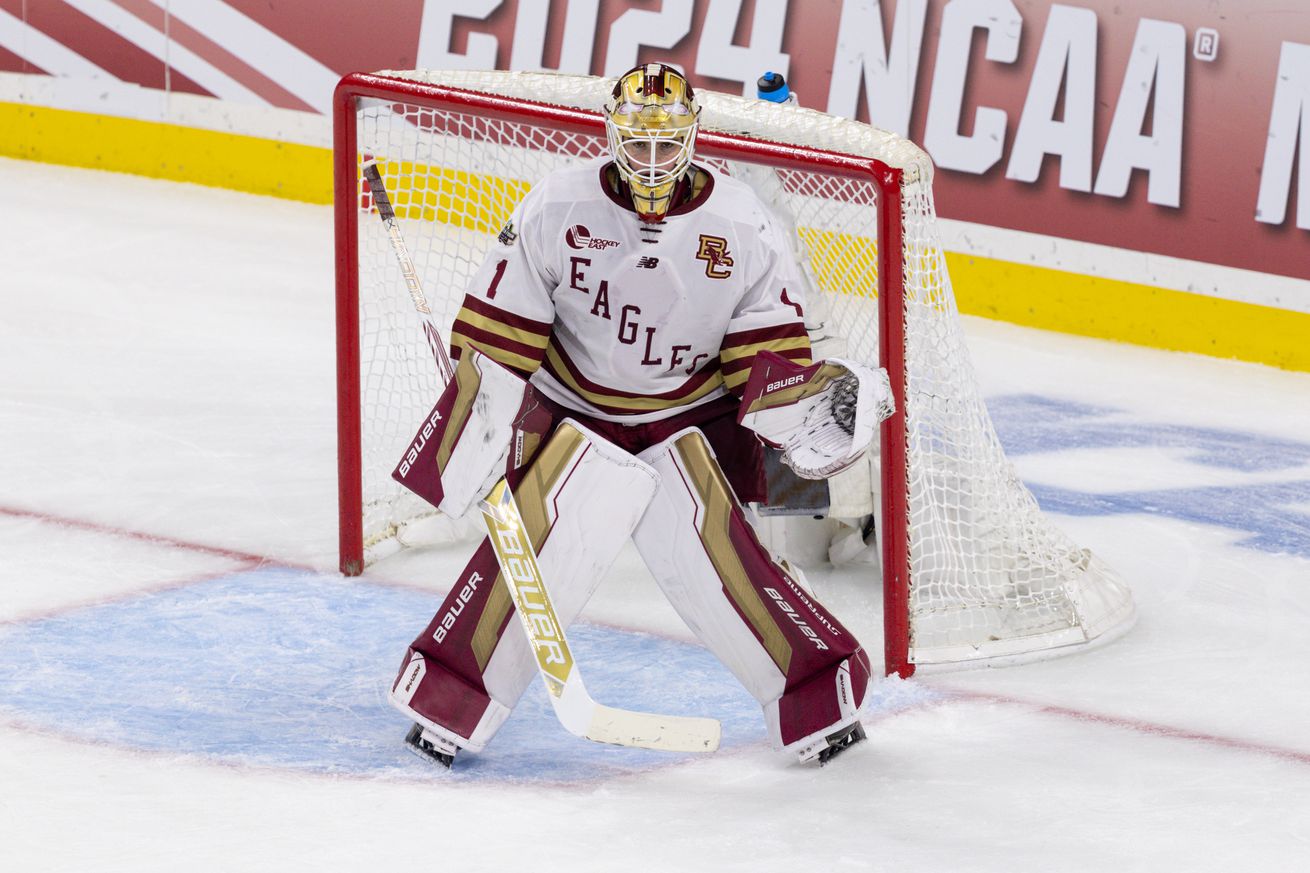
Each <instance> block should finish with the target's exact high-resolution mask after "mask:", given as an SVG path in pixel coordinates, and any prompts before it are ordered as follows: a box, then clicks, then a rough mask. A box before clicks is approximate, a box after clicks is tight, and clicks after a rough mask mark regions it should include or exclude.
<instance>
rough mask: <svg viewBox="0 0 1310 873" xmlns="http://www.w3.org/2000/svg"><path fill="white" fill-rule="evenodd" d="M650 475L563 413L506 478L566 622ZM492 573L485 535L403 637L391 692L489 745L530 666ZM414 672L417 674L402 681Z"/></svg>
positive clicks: (464, 738) (404, 707) (634, 512)
mask: <svg viewBox="0 0 1310 873" xmlns="http://www.w3.org/2000/svg"><path fill="white" fill-rule="evenodd" d="M656 483H657V477H656V474H655V472H654V470H652V469H651V468H650V467H649V466H648V465H647V464H645V463H644V462H642V461H640V460H638V459H637V458H636V457H634V456H633V455H631V454H629V453H628V452H625V451H624V450H622V449H620V448H618V447H617V446H614V445H613V444H612V443H609V442H608V441H606V440H604V439H603V438H601V437H599V436H596V435H595V434H593V433H592V432H591V431H589V430H587V429H586V428H585V427H583V426H582V425H580V424H578V423H577V422H575V421H573V420H571V419H565V420H564V421H563V422H562V423H561V424H560V425H559V427H557V428H556V429H555V431H554V433H553V434H552V435H551V437H550V438H549V440H548V441H547V442H546V445H545V446H544V447H543V448H542V449H541V451H540V452H538V454H537V456H536V457H535V458H534V459H533V461H532V463H531V464H529V465H528V466H527V467H526V468H525V469H524V470H523V471H521V472H520V473H519V474H517V475H515V476H514V477H512V478H511V484H512V485H513V491H514V498H515V500H516V502H517V503H518V507H519V511H520V512H521V513H522V516H523V521H524V525H525V527H526V528H527V531H528V536H529V538H530V539H531V541H532V544H533V546H534V547H535V548H536V550H537V561H538V564H539V566H540V568H541V573H542V577H543V578H544V579H545V581H546V584H547V585H548V586H549V588H550V594H551V599H552V600H553V601H554V606H555V613H556V615H557V616H558V618H559V620H560V623H561V624H562V625H564V627H566V628H567V627H568V625H569V624H570V623H572V621H573V620H574V619H575V618H576V617H577V615H578V613H580V612H581V611H582V607H583V606H584V605H585V604H586V602H587V600H588V599H590V597H591V595H592V593H593V592H594V591H595V589H596V586H597V585H598V584H599V583H600V580H601V578H602V577H603V576H604V575H605V573H606V571H607V570H608V569H609V568H610V565H611V564H613V562H614V559H615V558H616V557H617V556H618V553H619V550H620V549H621V548H622V547H623V544H624V543H626V542H627V540H628V538H629V537H630V536H631V534H632V531H633V529H634V528H635V527H636V525H637V521H638V519H640V518H641V516H642V513H643V512H644V511H645V510H646V506H647V504H648V503H649V502H650V499H651V497H652V496H653V495H654V493H655V487H656ZM499 574H500V568H499V565H498V564H497V562H496V555H495V552H494V550H493V549H492V547H491V542H490V540H489V539H485V538H484V539H483V541H482V543H481V545H479V546H478V550H477V552H476V553H475V554H474V556H473V559H472V560H471V561H470V562H469V565H468V566H467V567H466V568H465V570H464V572H463V573H461V574H460V576H459V579H458V580H457V581H456V583H455V585H454V587H452V588H451V590H450V593H449V594H448V595H447V596H446V599H445V601H444V602H443V603H442V605H441V609H440V610H439V611H438V612H437V614H436V616H434V617H433V619H432V622H431V623H430V624H429V625H428V627H427V629H426V630H425V631H424V632H423V633H422V634H421V635H420V636H419V637H418V639H416V640H415V641H414V643H413V644H412V645H411V647H410V655H409V657H408V659H407V660H406V663H405V665H404V667H403V668H402V671H401V675H400V677H399V678H398V679H397V681H396V684H395V687H394V688H393V690H392V693H391V702H392V703H393V704H394V705H395V706H396V707H397V708H398V709H400V710H401V711H402V712H404V713H405V714H406V715H408V716H409V717H410V718H411V719H413V720H414V721H416V722H418V723H420V724H423V725H424V726H426V727H429V728H432V729H434V730H435V731H436V732H437V733H438V734H439V735H441V736H443V737H446V738H448V739H451V740H452V741H454V742H455V743H456V744H457V745H459V746H460V747H462V748H466V749H469V750H470V751H474V752H477V751H480V750H481V749H482V748H484V747H485V746H486V744H487V742H488V741H489V740H490V739H491V737H492V736H493V735H494V734H495V732H496V730H498V729H499V728H500V726H501V724H503V723H504V721H505V718H507V717H508V716H509V712H510V710H511V709H512V708H513V706H514V704H515V703H516V702H517V701H518V699H519V696H520V695H522V693H523V691H524V689H526V688H527V686H528V684H529V683H531V682H532V681H533V679H534V678H535V677H536V675H537V663H536V659H535V658H534V657H533V654H532V652H531V651H530V650H529V648H528V641H527V638H526V637H525V636H524V635H523V633H522V631H521V629H520V628H519V627H518V618H517V617H516V616H515V615H514V614H513V608H514V607H513V604H512V602H511V600H510V596H509V591H508V588H507V586H506V585H505V582H504V580H502V579H500V578H499ZM416 662H417V663H419V664H421V669H420V668H416V667H415V666H414V665H415V663H416ZM414 673H417V674H418V677H417V680H416V681H414V682H413V683H411V679H410V676H411V674H414Z"/></svg>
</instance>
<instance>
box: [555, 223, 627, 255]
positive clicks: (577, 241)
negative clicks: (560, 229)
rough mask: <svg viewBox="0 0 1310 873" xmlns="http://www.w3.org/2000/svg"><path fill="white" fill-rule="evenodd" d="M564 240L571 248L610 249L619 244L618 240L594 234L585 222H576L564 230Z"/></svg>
mask: <svg viewBox="0 0 1310 873" xmlns="http://www.w3.org/2000/svg"><path fill="white" fill-rule="evenodd" d="M564 242H566V243H568V244H569V248H571V249H608V248H611V247H612V246H617V245H618V244H619V242H618V240H613V239H605V238H603V237H599V236H592V235H591V231H589V230H587V226H586V225H584V224H575V225H573V226H572V227H570V228H569V229H568V230H566V231H564Z"/></svg>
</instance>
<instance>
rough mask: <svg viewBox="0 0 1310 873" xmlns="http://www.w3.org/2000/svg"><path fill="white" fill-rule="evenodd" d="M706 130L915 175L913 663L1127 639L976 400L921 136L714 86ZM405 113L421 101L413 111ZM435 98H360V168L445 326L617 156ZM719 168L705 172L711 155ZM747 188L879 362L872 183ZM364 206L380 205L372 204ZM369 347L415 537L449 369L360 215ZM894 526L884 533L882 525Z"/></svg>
mask: <svg viewBox="0 0 1310 873" xmlns="http://www.w3.org/2000/svg"><path fill="white" fill-rule="evenodd" d="M388 75H391V76H394V77H396V78H400V79H405V80H409V81H417V82H425V83H429V84H442V85H448V86H453V87H458V88H463V89H468V90H473V91H480V92H484V93H492V94H498V95H503V96H508V97H514V98H519V99H523V100H529V101H534V102H538V103H549V104H555V105H560V106H568V107H574V108H581V109H586V110H593V109H594V108H595V107H599V106H600V105H601V104H602V103H603V101H604V98H605V96H606V95H607V94H608V92H609V89H610V87H611V85H612V80H604V79H596V78H591V77H575V76H561V75H553V74H544V73H486V72H482V73H477V72H453V73H445V72H442V73H438V72H431V71H420V72H404V73H392V74H388ZM698 96H699V97H700V99H701V103H702V106H703V114H702V127H703V129H704V130H707V131H716V132H725V133H744V134H746V135H748V136H749V137H750V138H751V139H756V140H764V141H769V142H777V143H784V144H791V145H799V146H809V147H817V148H822V149H826V150H830V151H835V152H840V153H844V154H852V155H858V156H861V157H871V158H876V159H878V160H880V161H882V162H884V163H886V164H888V165H890V166H893V167H897V168H900V169H902V170H903V171H904V182H903V188H902V203H903V229H904V240H905V242H904V246H903V267H904V272H905V298H906V308H905V313H904V323H905V334H906V341H905V369H906V380H907V382H906V397H905V404H904V406H905V412H906V427H907V445H908V457H909V461H908V474H909V489H908V490H909V495H908V512H909V518H908V530H909V533H908V537H909V549H910V569H909V576H910V586H911V587H910V626H911V643H910V659H911V660H912V661H914V662H916V663H918V664H929V663H949V662H956V663H960V662H977V661H980V660H984V659H993V658H1009V657H1019V656H1031V654H1032V653H1034V652H1038V653H1040V652H1046V651H1049V650H1052V649H1059V648H1061V647H1066V646H1075V645H1082V644H1086V643H1088V642H1091V641H1094V640H1096V639H1097V638H1101V639H1105V638H1108V637H1109V636H1110V635H1111V633H1110V632H1111V631H1113V630H1117V629H1121V628H1124V627H1126V626H1127V624H1128V623H1129V622H1130V621H1131V618H1132V615H1133V606H1132V599H1131V596H1130V595H1129V593H1128V591H1127V589H1126V588H1124V586H1123V585H1122V584H1121V583H1119V582H1118V580H1117V579H1116V578H1115V577H1114V575H1113V574H1112V573H1111V572H1110V571H1108V570H1107V569H1105V568H1104V567H1103V566H1102V565H1100V564H1099V563H1098V562H1097V561H1095V559H1093V558H1092V557H1091V556H1090V555H1089V554H1088V553H1087V552H1086V551H1084V550H1081V549H1079V548H1078V547H1076V546H1075V545H1074V544H1073V543H1072V542H1070V541H1069V540H1068V539H1067V538H1066V537H1065V536H1064V535H1063V534H1062V533H1060V532H1059V531H1058V530H1057V529H1056V528H1055V527H1054V526H1053V525H1052V524H1051V523H1050V522H1049V520H1048V519H1046V518H1045V516H1043V515H1042V513H1041V512H1040V510H1039V509H1038V507H1037V505H1036V502H1035V501H1034V499H1033V498H1032V496H1031V495H1030V494H1029V493H1028V491H1027V490H1026V489H1025V488H1024V487H1023V485H1022V484H1021V483H1020V482H1019V481H1018V479H1017V477H1016V476H1015V473H1014V471H1013V469H1012V467H1011V465H1010V464H1009V462H1008V461H1007V460H1006V458H1005V456H1004V453H1003V452H1002V450H1001V446H1000V443H999V441H998V440H997V438H996V435H995V432H994V430H993V428H992V425H991V420H990V418H989V417H988V414H987V410H986V407H985V405H984V404H983V402H982V399H981V397H980V395H979V392H978V388H977V384H976V381H975V378H974V375H973V370H972V366H971V364H970V362H969V359H968V355H967V352H966V349H965V344H964V338H963V335H962V332H961V324H960V319H959V316H958V313H957V311H956V308H955V300H954V296H953V294H952V292H951V287H950V280H949V277H948V275H947V272H946V266H945V262H944V257H943V254H942V249H941V243H940V240H939V238H938V234H937V228H936V223H935V213H934V208H933V203H932V191H931V181H932V168H931V163H930V162H929V160H928V159H927V157H926V155H924V153H923V152H922V151H921V150H919V149H918V148H917V147H915V146H914V145H913V144H911V143H909V142H908V141H906V140H904V139H902V138H900V137H897V136H895V135H894V134H890V133H886V132H884V131H879V130H876V129H874V128H871V127H869V126H868V125H864V124H859V123H856V122H852V121H849V120H846V119H841V118H836V117H832V116H828V115H825V114H823V113H819V112H814V111H811V110H806V109H800V108H798V107H794V106H786V105H777V104H772V103H766V102H762V101H756V100H748V99H745V98H741V97H735V96H732V95H725V94H716V93H705V92H699V95H698ZM407 99H409V98H407ZM420 102H422V101H419V100H411V102H408V103H407V102H405V100H402V99H400V98H399V97H398V98H396V99H395V100H387V101H383V100H377V99H362V100H360V101H359V112H358V114H357V124H358V132H357V140H358V149H357V155H356V156H354V157H355V159H356V160H357V161H362V160H365V159H367V158H374V159H377V160H378V162H379V166H380V168H381V169H382V171H383V177H384V179H385V181H386V184H387V188H388V190H389V191H390V192H391V197H392V200H393V202H394V205H395V208H396V214H397V217H398V218H399V220H400V222H401V225H402V232H403V234H404V236H405V238H406V241H407V242H408V244H409V247H410V249H411V253H412V255H413V257H414V261H415V264H416V267H417V269H418V272H419V275H420V276H421V277H423V280H424V282H425V291H426V293H427V297H428V299H429V300H430V301H431V302H432V304H433V317H434V319H435V320H436V321H437V323H438V324H439V325H441V326H442V327H443V328H448V327H449V325H450V323H451V321H452V320H453V318H454V314H455V310H456V309H457V308H458V306H459V303H460V300H461V298H462V296H463V291H464V287H465V285H466V284H467V282H468V281H469V279H470V277H471V276H472V274H473V272H474V271H475V270H476V269H477V267H478V265H479V263H480V262H481V260H482V257H483V254H484V252H485V251H486V250H487V248H488V246H489V245H490V244H491V242H492V241H493V240H494V239H495V235H496V233H497V232H498V231H499V230H500V228H501V226H502V225H503V223H504V221H505V218H506V217H507V216H508V215H509V213H510V211H511V210H512V208H513V206H514V204H515V203H517V201H518V200H519V199H520V198H521V197H522V196H523V194H524V193H525V192H526V191H527V189H528V188H529V187H530V186H531V185H532V184H533V183H534V182H536V181H537V180H538V179H540V178H541V177H542V176H544V175H545V174H546V173H548V172H549V171H551V170H552V169H554V168H556V167H559V166H563V165H566V164H568V163H571V162H575V161H578V160H585V159H588V158H590V157H593V156H595V155H598V154H602V153H603V152H604V149H605V141H604V137H603V135H600V134H599V131H598V135H596V136H589V135H581V134H574V133H568V132H564V131H561V130H558V129H554V128H552V127H551V126H549V125H544V126H543V125H542V124H541V123H540V122H537V121H533V120H532V118H531V116H530V114H527V113H525V114H524V115H523V117H522V118H515V119H514V120H503V118H490V117H486V116H482V115H479V114H476V113H471V112H467V111H462V110H458V109H449V108H447V109H437V108H432V107H431V106H420V105H416V104H418V103H420ZM707 160H708V159H707ZM715 163H716V164H717V166H719V167H720V168H721V169H723V170H724V171H725V172H728V173H731V174H733V175H736V176H738V177H740V178H744V179H745V180H746V181H748V182H749V183H750V184H752V185H753V186H754V187H755V188H756V190H757V191H758V192H759V193H760V194H761V196H762V198H763V199H765V200H766V201H767V202H769V203H770V204H771V205H772V206H773V207H774V209H775V210H776V211H778V212H779V213H780V214H781V215H782V216H783V219H784V222H785V223H786V224H787V225H790V226H791V227H792V228H793V229H794V231H795V236H796V253H797V256H798V257H799V258H800V260H801V261H802V263H803V264H804V265H805V266H806V267H808V270H809V275H810V276H811V279H812V282H813V284H814V286H815V287H814V293H813V294H812V298H813V299H812V300H811V308H813V309H815V310H816V311H819V312H822V313H823V318H824V320H825V321H826V325H825V329H824V332H826V333H828V334H831V335H833V336H835V337H838V338H839V339H840V342H841V343H842V344H844V345H845V350H844V351H843V352H842V353H843V354H844V355H846V356H849V357H852V358H855V359H859V360H863V361H866V362H870V363H875V364H876V363H877V361H878V333H877V324H878V321H877V267H878V261H877V246H878V234H877V226H878V211H879V209H880V208H881V206H882V204H880V203H879V199H880V198H879V194H878V189H877V187H876V185H874V184H873V183H872V182H871V181H863V180H857V179H851V178H847V177H843V176H839V175H832V174H828V173H824V172H809V171H802V170H795V169H780V170H776V171H775V170H773V169H766V168H762V167H759V166H755V165H752V164H745V163H741V164H733V163H725V162H723V161H715ZM360 203H361V205H362V206H364V207H365V208H367V206H368V203H367V199H366V198H361V199H360ZM359 261H360V276H359V293H360V320H361V329H360V343H361V346H360V351H361V367H362V371H361V379H362V384H361V389H362V438H363V447H364V448H363V458H362V465H363V470H364V495H365V496H364V506H363V507H362V512H363V516H364V522H365V539H366V544H367V546H368V548H369V549H370V551H371V552H374V553H376V550H377V549H378V548H380V547H382V548H385V547H386V546H387V545H388V544H389V543H392V542H394V541H395V540H396V538H397V535H398V534H399V536H400V537H401V538H402V539H403V538H404V536H405V535H406V534H405V532H404V531H405V528H406V526H407V525H412V524H413V523H414V520H415V519H422V518H424V517H427V516H429V515H430V510H429V508H428V507H426V505H424V504H422V503H421V502H420V501H418V500H417V499H416V498H412V497H411V496H409V495H408V493H407V492H405V491H403V489H400V488H399V486H397V485H396V484H395V483H394V482H392V481H391V479H390V472H391V470H392V469H393V468H394V466H395V463H396V461H397V459H398V458H399V457H400V454H401V453H402V451H403V450H404V448H405V445H406V443H407V441H408V440H409V438H410V437H411V436H412V435H413V433H414V430H415V428H416V426H417V424H418V423H419V422H420V420H421V417H422V415H423V414H424V413H425V412H426V411H427V410H428V409H429V408H430V406H431V405H432V403H433V402H434V401H435V398H436V396H437V393H438V390H439V384H438V380H437V377H436V370H435V366H434V365H433V363H432V357H431V354H430V352H429V351H428V349H427V347H426V345H425V344H424V342H423V339H422V334H421V332H420V330H419V328H418V326H417V319H416V318H415V316H414V313H413V311H412V309H411V308H410V306H411V304H410V300H409V297H408V295H407V294H406V293H405V291H404V282H403V279H402V278H401V275H400V270H399V267H398V266H397V264H396V262H395V257H394V255H393V253H392V251H391V249H390V244H389V241H388V238H387V235H386V232H385V229H384V228H383V226H382V223H381V222H380V221H379V220H378V219H377V218H376V217H370V216H368V215H366V214H362V213H361V216H360V228H359ZM884 527H886V525H884Z"/></svg>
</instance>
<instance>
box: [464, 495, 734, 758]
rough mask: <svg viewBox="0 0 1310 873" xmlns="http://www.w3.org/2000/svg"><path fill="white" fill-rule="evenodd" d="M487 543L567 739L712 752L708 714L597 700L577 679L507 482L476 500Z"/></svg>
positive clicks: (714, 741)
mask: <svg viewBox="0 0 1310 873" xmlns="http://www.w3.org/2000/svg"><path fill="white" fill-rule="evenodd" d="M482 512H483V513H484V514H485V515H486V517H487V528H488V530H489V531H490V532H491V545H492V548H493V550H494V551H495V552H496V561H497V562H498V563H499V564H500V572H501V576H502V577H503V578H504V580H505V584H506V585H507V586H509V592H510V597H511V598H512V599H513V601H514V607H515V611H516V612H517V613H518V616H519V620H520V624H522V626H523V632H524V633H525V634H527V637H528V643H529V644H530V645H531V646H532V650H533V654H534V656H535V657H536V659H537V669H538V670H539V671H540V672H541V678H542V680H543V681H544V682H545V683H546V691H547V692H548V693H549V697H550V703H551V706H553V707H554V709H555V716H556V717H557V718H558V719H559V721H560V724H562V725H564V727H565V729H566V730H568V732H569V733H571V734H573V735H574V736H578V737H582V738H583V739H587V740H592V741H593V742H597V743H612V744H614V745H619V746H636V747H638V748H642V749H658V750H660V751H665V752H713V751H714V750H716V749H717V748H718V747H719V736H720V733H721V727H720V725H719V722H718V721H717V720H715V719H712V718H696V717H692V716H679V715H654V714H652V713H646V712H632V711H630V710H626V709H615V708H614V707H612V706H605V705H603V704H600V703H597V702H596V701H595V700H593V699H592V697H591V695H590V694H589V693H588V692H587V688H586V686H585V685H583V683H582V675H581V673H580V672H579V671H578V666H577V664H576V663H575V662H574V660H573V652H572V650H571V649H570V648H569V644H568V640H567V639H566V638H565V636H564V626H563V625H562V624H560V621H559V619H558V618H557V617H556V615H555V608H554V606H553V605H552V603H551V600H550V596H549V595H548V594H547V593H546V584H545V580H544V579H543V578H542V575H541V568H540V567H539V566H538V565H537V557H536V555H535V554H534V552H533V548H532V542H531V540H529V539H528V532H527V529H526V528H525V527H524V526H523V519H522V517H521V516H520V515H519V510H518V506H517V505H516V504H515V503H514V495H513V494H512V493H511V492H510V488H509V484H508V483H507V482H506V481H505V480H504V479H501V480H500V481H499V482H498V483H496V485H495V487H493V488H492V489H491V493H490V494H488V495H487V499H486V500H484V501H482Z"/></svg>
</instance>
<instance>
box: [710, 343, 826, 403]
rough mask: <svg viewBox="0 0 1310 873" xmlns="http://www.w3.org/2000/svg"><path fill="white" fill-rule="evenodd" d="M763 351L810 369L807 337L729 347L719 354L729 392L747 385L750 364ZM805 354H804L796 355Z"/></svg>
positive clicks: (724, 380) (724, 381)
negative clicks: (773, 353) (774, 353)
mask: <svg viewBox="0 0 1310 873" xmlns="http://www.w3.org/2000/svg"><path fill="white" fill-rule="evenodd" d="M763 351H770V352H776V353H777V354H779V355H782V356H783V357H784V358H787V359H788V360H790V361H791V362H793V363H795V364H797V365H798V366H802V367H808V366H809V365H810V364H811V363H813V361H811V360H810V339H809V337H807V336H792V337H784V338H782V339H775V340H765V341H763V342H758V343H749V344H747V345H743V346H728V347H725V348H723V349H722V350H721V351H720V352H719V360H720V361H721V362H722V366H723V374H724V375H723V383H724V384H725V385H726V386H727V387H728V389H729V390H735V389H737V388H740V387H741V386H743V385H745V384H746V380H747V379H748V378H749V377H750V374H751V368H750V364H751V363H752V362H753V359H754V357H755V356H756V355H757V354H759V353H760V352H763ZM796 352H803V353H804V354H800V355H798V354H796Z"/></svg>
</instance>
